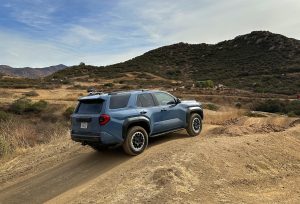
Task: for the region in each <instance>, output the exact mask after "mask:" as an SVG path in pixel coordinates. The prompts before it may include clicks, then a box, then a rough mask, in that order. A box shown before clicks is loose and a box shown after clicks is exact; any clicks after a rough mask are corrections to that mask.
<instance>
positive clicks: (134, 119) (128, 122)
mask: <svg viewBox="0 0 300 204" xmlns="http://www.w3.org/2000/svg"><path fill="white" fill-rule="evenodd" d="M139 123H140V124H141V123H142V124H146V125H147V128H146V131H147V132H148V134H149V135H150V132H151V128H150V119H149V118H147V117H145V116H135V117H130V118H127V119H125V121H124V123H123V126H122V138H123V139H125V137H126V135H127V130H128V127H129V126H130V125H132V124H139Z"/></svg>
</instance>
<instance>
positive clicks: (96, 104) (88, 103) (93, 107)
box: [76, 100, 103, 114]
mask: <svg viewBox="0 0 300 204" xmlns="http://www.w3.org/2000/svg"><path fill="white" fill-rule="evenodd" d="M102 105H103V101H102V100H85V101H80V102H79V105H78V108H77V110H76V113H79V114H96V113H100V112H101V110H102Z"/></svg>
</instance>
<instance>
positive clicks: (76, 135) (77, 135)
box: [71, 131, 123, 145]
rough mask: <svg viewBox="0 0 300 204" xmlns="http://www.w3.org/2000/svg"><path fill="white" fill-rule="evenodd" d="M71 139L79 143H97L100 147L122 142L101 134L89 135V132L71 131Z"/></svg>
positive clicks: (104, 133)
mask: <svg viewBox="0 0 300 204" xmlns="http://www.w3.org/2000/svg"><path fill="white" fill-rule="evenodd" d="M71 139H72V140H73V141H75V142H81V143H98V144H102V145H111V144H121V143H122V142H123V140H120V139H119V138H116V137H113V136H112V135H110V134H108V133H106V132H101V133H91V132H85V133H81V132H74V131H71Z"/></svg>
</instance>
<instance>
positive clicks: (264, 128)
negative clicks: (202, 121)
mask: <svg viewBox="0 0 300 204" xmlns="http://www.w3.org/2000/svg"><path fill="white" fill-rule="evenodd" d="M298 123H300V120H299V119H298V120H295V119H291V118H287V117H276V118H274V117H265V118H251V117H246V116H244V117H240V118H232V119H229V120H225V121H224V122H223V123H221V124H220V125H222V126H220V127H216V128H214V129H212V130H211V131H210V132H209V134H208V135H227V136H241V135H249V134H254V133H271V132H282V131H285V130H286V129H288V128H290V127H293V126H295V125H296V124H298Z"/></svg>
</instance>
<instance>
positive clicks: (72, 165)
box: [0, 111, 300, 203]
mask: <svg viewBox="0 0 300 204" xmlns="http://www.w3.org/2000/svg"><path fill="white" fill-rule="evenodd" d="M230 112H232V111H230ZM205 113H206V116H207V117H206V123H205V124H204V130H203V132H202V133H201V135H200V136H198V137H193V138H191V137H188V136H187V134H186V133H185V132H184V131H182V132H178V133H173V134H169V135H165V136H162V137H158V138H155V139H151V141H150V146H149V148H148V149H147V150H146V151H145V152H144V153H143V154H142V155H139V156H136V157H130V156H126V155H124V154H123V153H122V151H120V150H114V151H107V152H100V153H98V152H95V151H93V150H92V149H89V148H87V147H82V146H80V145H78V144H75V143H73V142H71V141H70V140H69V138H68V136H66V137H64V138H61V139H59V140H56V141H53V142H52V143H51V144H50V145H41V146H37V147H34V148H32V149H28V150H26V151H24V152H20V153H19V156H17V157H15V158H14V159H10V160H9V159H7V160H3V161H2V162H1V166H0V203H41V202H48V203H299V202H300V125H299V123H300V122H299V119H296V118H287V117H281V116H275V117H264V118H249V117H245V116H241V115H239V112H236V113H234V114H228V111H227V112H226V111H223V112H214V111H206V112H205Z"/></svg>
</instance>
